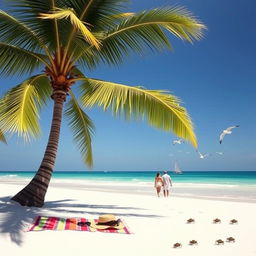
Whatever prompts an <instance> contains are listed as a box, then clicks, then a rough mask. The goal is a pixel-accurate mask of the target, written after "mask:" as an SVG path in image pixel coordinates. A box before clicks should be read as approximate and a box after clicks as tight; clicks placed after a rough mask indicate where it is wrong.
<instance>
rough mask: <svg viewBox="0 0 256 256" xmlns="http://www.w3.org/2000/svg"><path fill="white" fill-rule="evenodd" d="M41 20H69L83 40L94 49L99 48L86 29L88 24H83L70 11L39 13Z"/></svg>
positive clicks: (60, 10)
mask: <svg viewBox="0 0 256 256" xmlns="http://www.w3.org/2000/svg"><path fill="white" fill-rule="evenodd" d="M40 18H41V19H68V18H69V19H70V22H71V23H72V25H74V26H75V27H76V28H77V29H78V30H79V31H80V32H81V33H82V35H83V36H84V38H85V40H86V41H87V42H89V43H90V44H91V45H93V46H94V47H95V48H96V49H99V48H100V42H99V41H98V40H97V39H96V38H95V37H94V35H93V34H92V33H91V32H90V30H89V29H88V28H87V27H86V25H88V24H86V25H85V24H84V22H82V21H81V20H79V18H78V17H77V16H76V15H75V13H74V12H73V11H72V10H71V9H60V8H56V9H55V10H54V11H53V13H41V14H40Z"/></svg>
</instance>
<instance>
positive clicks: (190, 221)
mask: <svg viewBox="0 0 256 256" xmlns="http://www.w3.org/2000/svg"><path fill="white" fill-rule="evenodd" d="M187 223H188V224H190V223H195V220H194V219H192V218H190V219H188V220H187Z"/></svg>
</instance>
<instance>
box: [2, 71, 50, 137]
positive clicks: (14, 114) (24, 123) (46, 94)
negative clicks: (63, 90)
mask: <svg viewBox="0 0 256 256" xmlns="http://www.w3.org/2000/svg"><path fill="white" fill-rule="evenodd" d="M50 94H51V87H50V84H49V81H48V78H47V77H46V76H45V75H44V74H42V75H37V76H34V77H31V78H30V79H28V80H26V81H24V82H23V83H22V84H19V85H18V86H16V87H14V88H12V89H11V90H10V91H8V92H7V93H6V94H5V96H4V97H3V98H2V99H1V100H0V106H1V109H0V128H1V130H2V131H3V132H10V133H17V134H18V136H22V137H24V138H25V139H26V140H28V139H29V138H30V136H32V137H36V136H38V135H39V134H40V126H39V120H38V119H39V110H41V108H42V106H43V105H44V104H45V103H46V101H47V99H49V98H50Z"/></svg>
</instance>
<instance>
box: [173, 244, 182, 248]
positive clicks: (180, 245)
mask: <svg viewBox="0 0 256 256" xmlns="http://www.w3.org/2000/svg"><path fill="white" fill-rule="evenodd" d="M179 247H182V244H181V243H175V244H174V245H173V248H179Z"/></svg>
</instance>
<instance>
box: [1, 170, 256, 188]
mask: <svg viewBox="0 0 256 256" xmlns="http://www.w3.org/2000/svg"><path fill="white" fill-rule="evenodd" d="M34 174H35V173H34V172H4V171H0V178H1V177H21V178H31V177H33V176H34ZM155 174H156V172H150V171H133V172H129V171H126V172H125V171H81V172H54V174H53V178H55V179H82V180H90V181H124V182H152V180H153V179H154V177H155ZM169 174H170V175H171V177H172V180H173V182H176V183H197V184H228V185H256V171H253V172H252V171H207V172H206V171H193V172H192V171H191V172H184V173H183V174H173V173H171V172H170V173H169Z"/></svg>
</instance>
